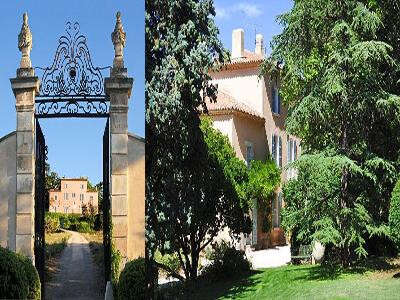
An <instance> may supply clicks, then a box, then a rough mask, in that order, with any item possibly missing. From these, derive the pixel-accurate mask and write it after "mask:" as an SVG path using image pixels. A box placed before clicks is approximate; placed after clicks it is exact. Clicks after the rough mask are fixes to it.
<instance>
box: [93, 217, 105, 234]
mask: <svg viewBox="0 0 400 300" xmlns="http://www.w3.org/2000/svg"><path fill="white" fill-rule="evenodd" d="M93 229H94V230H96V231H98V230H102V229H103V215H102V214H97V215H96V216H95V218H94V224H93Z"/></svg>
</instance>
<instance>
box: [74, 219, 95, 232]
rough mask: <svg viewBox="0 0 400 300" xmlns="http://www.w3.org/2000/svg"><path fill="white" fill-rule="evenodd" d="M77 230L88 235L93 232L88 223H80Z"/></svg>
mask: <svg viewBox="0 0 400 300" xmlns="http://www.w3.org/2000/svg"><path fill="white" fill-rule="evenodd" d="M76 230H77V231H78V232H83V233H88V232H92V227H91V226H90V224H89V223H88V222H79V223H78V224H77V225H76Z"/></svg>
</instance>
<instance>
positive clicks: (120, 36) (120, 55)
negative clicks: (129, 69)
mask: <svg viewBox="0 0 400 300" xmlns="http://www.w3.org/2000/svg"><path fill="white" fill-rule="evenodd" d="M111 40H112V43H113V45H114V52H115V56H114V63H113V68H116V69H122V68H124V47H125V42H126V33H125V31H124V27H123V26H122V22H121V13H120V12H117V21H116V23H115V28H114V31H113V32H112V33H111Z"/></svg>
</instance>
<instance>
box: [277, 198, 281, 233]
mask: <svg viewBox="0 0 400 300" xmlns="http://www.w3.org/2000/svg"><path fill="white" fill-rule="evenodd" d="M281 209H282V192H280V193H279V194H278V209H277V214H278V218H277V219H278V222H277V223H278V224H277V225H278V226H277V227H281Z"/></svg>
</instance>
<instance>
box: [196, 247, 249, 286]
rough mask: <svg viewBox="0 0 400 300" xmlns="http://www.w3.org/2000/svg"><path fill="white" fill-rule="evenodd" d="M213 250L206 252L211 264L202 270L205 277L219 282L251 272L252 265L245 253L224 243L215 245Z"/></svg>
mask: <svg viewBox="0 0 400 300" xmlns="http://www.w3.org/2000/svg"><path fill="white" fill-rule="evenodd" d="M212 248H213V250H212V251H209V252H206V258H207V259H208V260H210V262H211V263H210V264H209V265H207V266H205V267H203V268H202V275H204V277H207V278H208V279H210V280H218V279H223V278H230V277H232V275H240V274H243V273H247V272H249V271H250V269H251V263H250V262H249V261H248V260H247V258H246V256H245V253H244V251H240V250H236V249H235V248H233V247H232V246H231V245H230V244H228V243H226V242H224V241H222V242H221V243H219V244H218V243H216V244H214V245H213V246H212Z"/></svg>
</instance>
